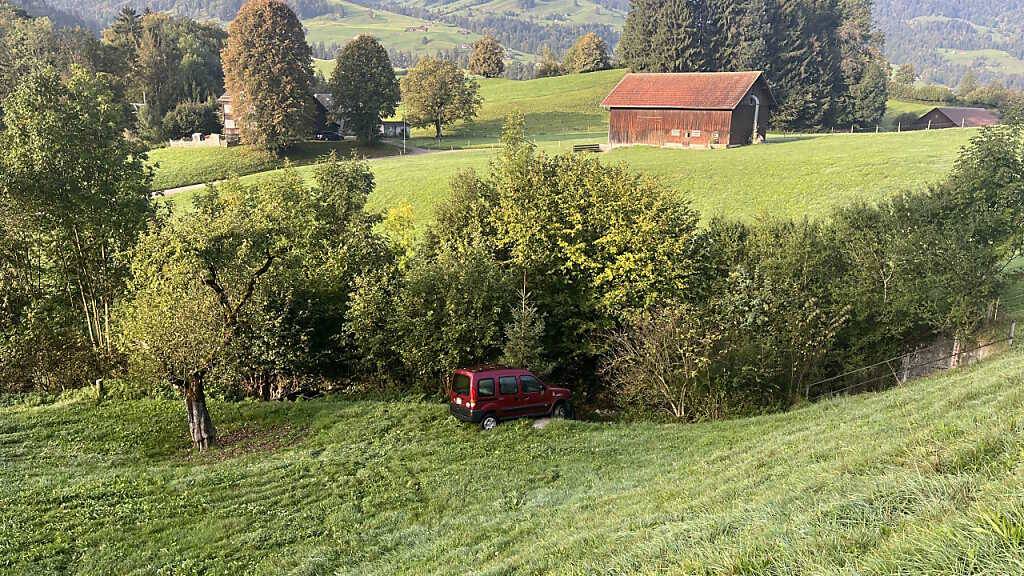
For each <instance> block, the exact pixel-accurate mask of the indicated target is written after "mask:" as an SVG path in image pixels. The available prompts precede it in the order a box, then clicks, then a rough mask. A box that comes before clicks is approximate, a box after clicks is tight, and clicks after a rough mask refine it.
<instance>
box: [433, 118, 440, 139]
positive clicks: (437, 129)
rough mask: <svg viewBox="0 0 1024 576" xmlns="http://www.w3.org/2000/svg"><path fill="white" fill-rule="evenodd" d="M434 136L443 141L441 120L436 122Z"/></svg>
mask: <svg viewBox="0 0 1024 576" xmlns="http://www.w3.org/2000/svg"><path fill="white" fill-rule="evenodd" d="M434 138H435V139H436V140H437V141H438V142H440V141H441V122H440V121H437V122H434Z"/></svg>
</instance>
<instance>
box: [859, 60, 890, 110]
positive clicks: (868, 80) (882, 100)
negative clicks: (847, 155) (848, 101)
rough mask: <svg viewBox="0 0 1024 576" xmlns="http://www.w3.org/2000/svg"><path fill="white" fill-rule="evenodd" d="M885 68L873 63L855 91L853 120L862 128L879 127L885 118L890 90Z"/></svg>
mask: <svg viewBox="0 0 1024 576" xmlns="http://www.w3.org/2000/svg"><path fill="white" fill-rule="evenodd" d="M886 78H887V73H886V70H885V68H883V67H882V65H881V64H879V63H877V62H871V63H870V64H868V65H867V66H866V67H865V69H864V73H863V76H862V77H861V79H860V82H858V83H857V84H856V85H855V86H854V87H853V89H852V90H851V91H850V96H851V98H852V99H853V120H854V122H855V123H856V124H858V125H860V126H872V125H875V126H877V125H878V123H879V122H881V121H882V117H883V116H885V109H886V106H887V104H888V101H889V89H888V81H887V79H886Z"/></svg>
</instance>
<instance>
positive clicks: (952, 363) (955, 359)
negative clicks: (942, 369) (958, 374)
mask: <svg viewBox="0 0 1024 576" xmlns="http://www.w3.org/2000/svg"><path fill="white" fill-rule="evenodd" d="M958 366H960V336H954V337H953V353H952V354H950V356H949V369H950V370H952V369H954V368H956V367H958Z"/></svg>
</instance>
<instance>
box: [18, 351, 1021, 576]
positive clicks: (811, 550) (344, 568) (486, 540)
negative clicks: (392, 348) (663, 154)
mask: <svg viewBox="0 0 1024 576" xmlns="http://www.w3.org/2000/svg"><path fill="white" fill-rule="evenodd" d="M212 411H213V416H214V418H215V419H216V421H217V424H218V426H219V428H220V431H221V433H222V434H223V436H224V437H225V438H226V439H227V442H226V444H227V445H226V446H225V447H224V448H222V449H219V450H215V451H213V452H210V453H207V454H202V455H196V454H190V453H189V452H187V451H185V449H184V448H183V447H184V446H185V445H186V444H187V440H186V435H185V422H184V420H185V418H184V414H183V409H182V407H181V405H180V403H179V402H177V401H169V400H167V401H163V400H143V401H109V402H107V403H103V404H100V405H96V404H95V403H94V402H93V401H91V400H89V399H88V398H84V397H83V398H82V399H80V400H78V401H67V402H63V403H59V404H55V405H49V406H41V407H27V406H13V407H4V408H0V502H3V504H4V505H3V506H0V571H2V572H5V573H10V574H71V573H74V574H225V575H227V574H243V573H245V574H359V575H367V576H372V575H378V574H379V575H388V576H391V575H402V574H572V575H589V574H706V575H710V574H851V575H852V574H859V575H875V574H879V575H880V574H897V573H898V574H915V575H916V574H922V575H925V574H928V575H949V574H1019V573H1020V567H1021V566H1024V495H1022V493H1021V490H1020V487H1021V486H1022V485H1024V466H1022V454H1024V355H1021V354H1019V353H1009V354H1007V355H1004V356H1002V357H999V358H997V359H994V360H992V361H990V362H988V363H985V364H982V365H979V366H976V367H973V368H968V369H965V370H963V371H958V372H954V373H952V374H949V375H946V376H943V377H937V378H932V379H928V380H923V381H918V382H916V383H912V384H911V385H908V386H906V387H903V388H900V389H896V390H892V391H889V392H886V393H882V394H874V395H865V396H860V397H854V398H848V399H842V400H835V401H828V402H824V403H820V404H816V405H812V406H806V407H803V408H801V409H797V410H794V411H792V412H790V413H786V414H778V415H771V416H764V417H758V418H752V419H747V420H737V421H730V422H720V423H709V424H698V425H676V424H650V423H649V424H626V423H615V424H595V423H586V422H556V423H553V424H552V425H550V426H548V427H546V428H544V429H543V430H538V429H533V428H531V427H530V426H529V425H528V423H525V422H522V423H512V424H505V425H502V426H500V427H499V428H498V429H497V430H496V431H494V432H492V433H481V432H479V431H478V430H477V429H476V428H474V427H472V426H468V425H461V424H458V423H456V422H455V421H453V420H452V419H451V418H450V417H449V416H448V415H447V414H446V411H445V407H444V406H442V405H437V404H428V403H418V402H375V401H345V400H317V401H309V402H300V403H294V404H287V403H272V404H262V403H242V404H222V403H214V405H213V406H212Z"/></svg>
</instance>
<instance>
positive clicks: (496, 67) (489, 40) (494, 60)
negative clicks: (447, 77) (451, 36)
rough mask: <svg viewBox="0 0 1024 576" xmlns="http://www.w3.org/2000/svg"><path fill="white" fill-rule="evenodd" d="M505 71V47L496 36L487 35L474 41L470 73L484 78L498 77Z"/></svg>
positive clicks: (470, 58)
mask: <svg viewBox="0 0 1024 576" xmlns="http://www.w3.org/2000/svg"><path fill="white" fill-rule="evenodd" d="M504 72H505V49H504V48H502V47H501V44H498V41H497V40H495V39H494V36H491V35H487V36H484V37H483V38H481V39H479V40H477V41H476V42H474V43H473V54H472V55H470V57H469V73H470V74H476V75H477V76H483V77H484V78H497V77H499V76H501V75H502V74H503V73H504Z"/></svg>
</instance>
